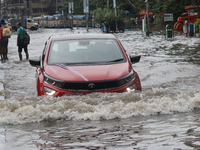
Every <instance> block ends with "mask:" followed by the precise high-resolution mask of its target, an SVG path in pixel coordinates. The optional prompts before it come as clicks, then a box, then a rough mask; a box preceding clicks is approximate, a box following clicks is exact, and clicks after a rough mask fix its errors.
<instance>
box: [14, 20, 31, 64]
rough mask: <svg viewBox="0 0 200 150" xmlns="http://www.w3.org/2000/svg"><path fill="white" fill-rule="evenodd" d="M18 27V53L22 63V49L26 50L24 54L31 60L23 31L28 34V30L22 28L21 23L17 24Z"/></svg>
mask: <svg viewBox="0 0 200 150" xmlns="http://www.w3.org/2000/svg"><path fill="white" fill-rule="evenodd" d="M16 27H17V46H18V53H19V59H20V61H22V48H24V52H25V53H26V59H27V60H28V59H29V54H28V49H27V45H24V44H23V31H25V32H26V30H25V29H24V28H23V27H22V26H21V23H20V22H18V23H17V24H16Z"/></svg>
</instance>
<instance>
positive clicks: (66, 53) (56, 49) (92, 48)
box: [48, 39, 125, 64]
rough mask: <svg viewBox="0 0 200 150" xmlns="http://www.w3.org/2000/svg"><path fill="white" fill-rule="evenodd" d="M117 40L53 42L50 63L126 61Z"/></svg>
mask: <svg viewBox="0 0 200 150" xmlns="http://www.w3.org/2000/svg"><path fill="white" fill-rule="evenodd" d="M124 60H125V58H124V55H123V53H122V51H121V49H120V47H119V45H118V43H117V42H116V40H113V39H112V40H107V39H105V40H97V39H95V40H76V41H74V40H70V41H54V42H52V44H51V48H50V52H49V56H48V63H49V64H57V63H64V64H74V63H76V64H82V63H100V62H101V63H112V62H120V61H124Z"/></svg>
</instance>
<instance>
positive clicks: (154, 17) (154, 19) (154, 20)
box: [153, 15, 156, 23]
mask: <svg viewBox="0 0 200 150" xmlns="http://www.w3.org/2000/svg"><path fill="white" fill-rule="evenodd" d="M153 22H154V23H156V15H154V16H153Z"/></svg>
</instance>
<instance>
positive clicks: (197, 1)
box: [196, 0, 199, 19]
mask: <svg viewBox="0 0 200 150" xmlns="http://www.w3.org/2000/svg"><path fill="white" fill-rule="evenodd" d="M196 3H197V19H199V0H196Z"/></svg>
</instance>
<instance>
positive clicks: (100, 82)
mask: <svg viewBox="0 0 200 150" xmlns="http://www.w3.org/2000/svg"><path fill="white" fill-rule="evenodd" d="M139 60H140V56H132V55H131V56H128V55H127V54H126V51H125V50H124V48H123V46H122V44H121V43H120V41H119V40H118V39H117V38H116V37H115V36H114V35H112V34H87V36H85V34H78V35H60V36H51V37H50V38H49V39H48V40H47V41H46V43H45V48H44V51H43V53H42V56H41V57H40V59H36V60H29V62H30V64H31V65H32V66H34V67H37V69H36V76H37V93H38V96H41V95H54V96H63V95H65V94H67V93H91V92H103V93H105V92H132V91H135V90H139V91H141V84H140V80H139V77H138V74H137V72H135V71H134V70H133V68H132V63H137V62H139Z"/></svg>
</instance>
